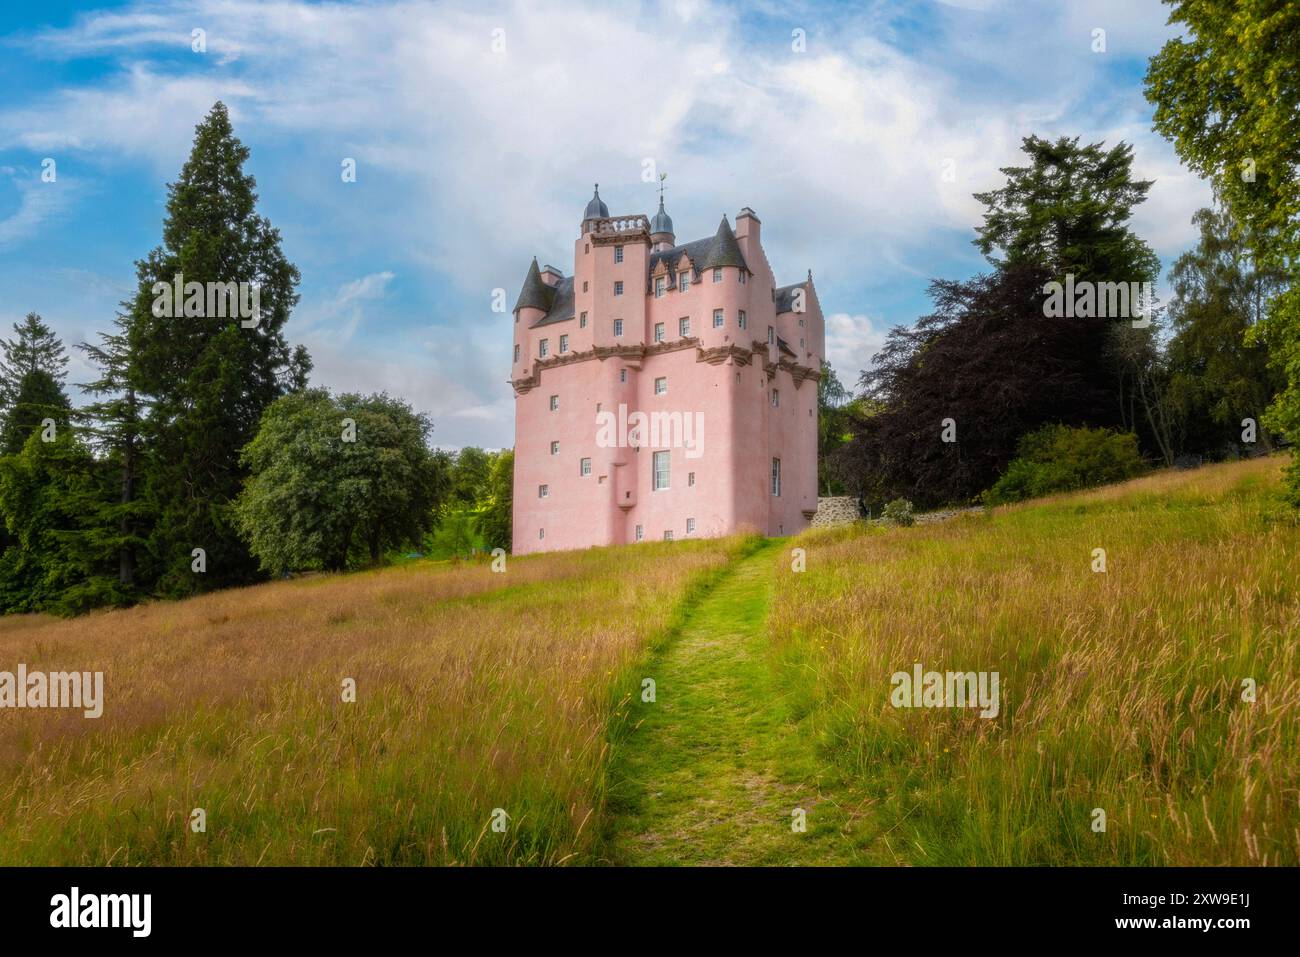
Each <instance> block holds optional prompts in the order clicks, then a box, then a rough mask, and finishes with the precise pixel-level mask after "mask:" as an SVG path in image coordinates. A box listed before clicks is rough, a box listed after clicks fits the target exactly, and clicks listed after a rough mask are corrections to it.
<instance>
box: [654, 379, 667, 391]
mask: <svg viewBox="0 0 1300 957" xmlns="http://www.w3.org/2000/svg"><path fill="white" fill-rule="evenodd" d="M667 394H668V377H667V376H660V377H659V378H657V379H655V395H667Z"/></svg>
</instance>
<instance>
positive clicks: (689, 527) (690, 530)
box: [686, 518, 695, 535]
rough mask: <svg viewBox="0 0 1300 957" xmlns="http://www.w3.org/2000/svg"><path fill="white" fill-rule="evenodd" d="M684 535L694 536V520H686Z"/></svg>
mask: <svg viewBox="0 0 1300 957" xmlns="http://www.w3.org/2000/svg"><path fill="white" fill-rule="evenodd" d="M686 534H687V535H694V534H695V519H693V518H688V519H687V520H686Z"/></svg>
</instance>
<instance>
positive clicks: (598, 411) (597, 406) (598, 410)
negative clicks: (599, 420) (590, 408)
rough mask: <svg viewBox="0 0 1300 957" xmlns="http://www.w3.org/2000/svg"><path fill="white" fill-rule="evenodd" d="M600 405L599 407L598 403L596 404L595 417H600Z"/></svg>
mask: <svg viewBox="0 0 1300 957" xmlns="http://www.w3.org/2000/svg"><path fill="white" fill-rule="evenodd" d="M600 405H601V404H600V403H599V402H597V403H596V414H597V415H600Z"/></svg>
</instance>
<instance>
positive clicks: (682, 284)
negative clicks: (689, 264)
mask: <svg viewBox="0 0 1300 957" xmlns="http://www.w3.org/2000/svg"><path fill="white" fill-rule="evenodd" d="M690 284H691V277H690V276H688V275H687V274H686V273H682V274H681V275H680V276H678V277H677V291H678V292H685V291H686V287H687V286H689V285H690Z"/></svg>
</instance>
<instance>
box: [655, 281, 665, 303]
mask: <svg viewBox="0 0 1300 957" xmlns="http://www.w3.org/2000/svg"><path fill="white" fill-rule="evenodd" d="M663 297H664V277H663V276H660V277H659V278H658V279H656V280H655V298H656V299H662V298H663Z"/></svg>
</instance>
